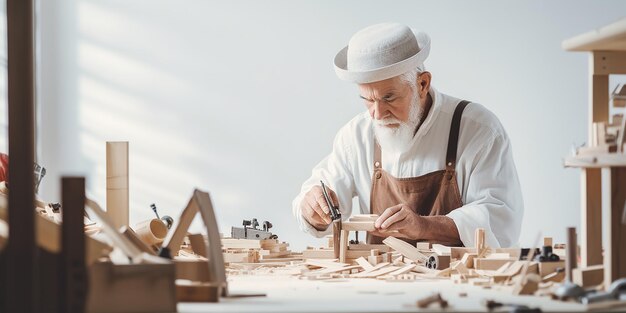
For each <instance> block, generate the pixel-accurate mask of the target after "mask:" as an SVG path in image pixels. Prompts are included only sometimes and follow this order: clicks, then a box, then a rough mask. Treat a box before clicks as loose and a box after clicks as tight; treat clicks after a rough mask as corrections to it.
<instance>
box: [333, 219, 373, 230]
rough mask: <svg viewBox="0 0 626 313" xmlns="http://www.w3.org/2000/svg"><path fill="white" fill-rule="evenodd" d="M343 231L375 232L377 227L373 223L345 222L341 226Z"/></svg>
mask: <svg viewBox="0 0 626 313" xmlns="http://www.w3.org/2000/svg"><path fill="white" fill-rule="evenodd" d="M341 230H342V231H344V230H346V231H374V230H376V227H375V226H374V222H373V221H363V222H343V223H342V224H341Z"/></svg>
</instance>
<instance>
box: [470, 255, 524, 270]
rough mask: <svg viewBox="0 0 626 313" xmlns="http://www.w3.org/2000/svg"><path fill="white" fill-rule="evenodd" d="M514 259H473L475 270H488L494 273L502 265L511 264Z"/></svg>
mask: <svg viewBox="0 0 626 313" xmlns="http://www.w3.org/2000/svg"><path fill="white" fill-rule="evenodd" d="M513 261H515V259H513V258H509V259H486V258H475V259H474V268H475V269H477V270H489V271H495V270H497V269H499V268H500V267H502V265H504V264H506V263H508V262H513Z"/></svg>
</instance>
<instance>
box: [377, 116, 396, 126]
mask: <svg viewBox="0 0 626 313" xmlns="http://www.w3.org/2000/svg"><path fill="white" fill-rule="evenodd" d="M391 124H403V122H402V121H400V120H399V119H397V118H393V117H390V118H385V119H382V120H376V125H379V126H387V125H391Z"/></svg>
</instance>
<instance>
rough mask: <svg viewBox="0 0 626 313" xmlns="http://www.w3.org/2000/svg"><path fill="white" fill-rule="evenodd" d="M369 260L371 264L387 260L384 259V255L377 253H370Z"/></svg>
mask: <svg viewBox="0 0 626 313" xmlns="http://www.w3.org/2000/svg"><path fill="white" fill-rule="evenodd" d="M367 262H369V264H371V265H378V264H379V263H382V262H386V261H383V256H382V255H376V256H373V255H370V256H368V257H367Z"/></svg>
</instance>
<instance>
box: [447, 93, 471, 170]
mask: <svg viewBox="0 0 626 313" xmlns="http://www.w3.org/2000/svg"><path fill="white" fill-rule="evenodd" d="M469 103H470V102H469V101H467V100H462V101H461V102H459V104H457V105H456V109H454V115H453V116H452V124H451V125H450V136H449V137H448V151H447V153H446V168H447V169H448V170H454V169H455V166H456V152H457V146H458V143H459V131H460V130H461V116H462V115H463V110H465V107H466V106H467V105H468V104H469Z"/></svg>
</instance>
